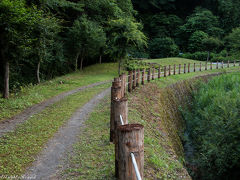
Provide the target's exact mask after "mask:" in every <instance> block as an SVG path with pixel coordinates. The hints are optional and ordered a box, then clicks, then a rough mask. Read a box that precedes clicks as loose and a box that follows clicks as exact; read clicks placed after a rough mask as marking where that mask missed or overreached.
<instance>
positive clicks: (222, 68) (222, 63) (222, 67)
mask: <svg viewBox="0 0 240 180" xmlns="http://www.w3.org/2000/svg"><path fill="white" fill-rule="evenodd" d="M222 69H223V61H222Z"/></svg>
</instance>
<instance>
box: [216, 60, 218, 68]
mask: <svg viewBox="0 0 240 180" xmlns="http://www.w3.org/2000/svg"><path fill="white" fill-rule="evenodd" d="M216 69H218V61H217V64H216Z"/></svg>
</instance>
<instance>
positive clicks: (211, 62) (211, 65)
mask: <svg viewBox="0 0 240 180" xmlns="http://www.w3.org/2000/svg"><path fill="white" fill-rule="evenodd" d="M210 69H211V70H212V62H211V64H210Z"/></svg>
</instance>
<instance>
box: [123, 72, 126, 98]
mask: <svg viewBox="0 0 240 180" xmlns="http://www.w3.org/2000/svg"><path fill="white" fill-rule="evenodd" d="M122 78H123V87H122V89H123V96H122V97H124V96H125V95H126V82H127V75H126V73H123V75H122Z"/></svg>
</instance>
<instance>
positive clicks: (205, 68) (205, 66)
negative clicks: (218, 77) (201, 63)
mask: <svg viewBox="0 0 240 180" xmlns="http://www.w3.org/2000/svg"><path fill="white" fill-rule="evenodd" d="M206 70H207V62H206V64H205V71H206Z"/></svg>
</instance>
